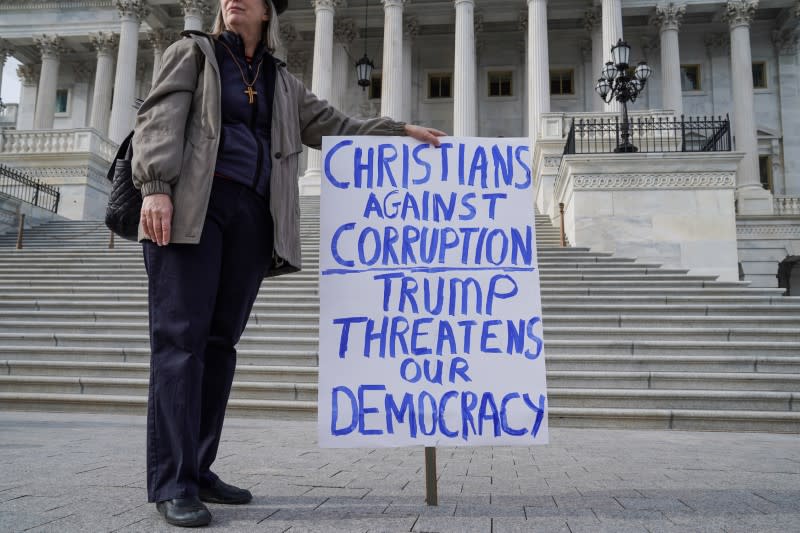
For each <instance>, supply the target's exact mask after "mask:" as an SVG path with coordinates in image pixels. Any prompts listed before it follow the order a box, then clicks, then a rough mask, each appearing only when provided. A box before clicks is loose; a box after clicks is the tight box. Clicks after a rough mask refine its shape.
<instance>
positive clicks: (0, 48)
mask: <svg viewBox="0 0 800 533" xmlns="http://www.w3.org/2000/svg"><path fill="white" fill-rule="evenodd" d="M12 53H14V48H13V47H12V46H11V45H10V44H8V43H6V42H5V41H3V40H2V39H0V94H2V92H3V69H4V68H5V66H6V59H8V57H9V56H10V55H11V54H12ZM0 101H2V100H1V99H0Z"/></svg>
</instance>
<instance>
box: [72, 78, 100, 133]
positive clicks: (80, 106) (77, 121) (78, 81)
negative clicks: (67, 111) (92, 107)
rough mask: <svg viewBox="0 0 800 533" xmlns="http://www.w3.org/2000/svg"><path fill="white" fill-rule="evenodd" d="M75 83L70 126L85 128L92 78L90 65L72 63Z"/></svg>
mask: <svg viewBox="0 0 800 533" xmlns="http://www.w3.org/2000/svg"><path fill="white" fill-rule="evenodd" d="M72 72H73V75H74V79H75V84H74V85H73V86H72V117H71V118H72V127H73V128H85V127H86V126H87V120H88V119H89V117H88V116H87V115H88V114H89V113H88V110H89V82H91V81H92V80H93V79H94V71H93V69H92V66H91V65H88V64H86V63H77V64H73V65H72Z"/></svg>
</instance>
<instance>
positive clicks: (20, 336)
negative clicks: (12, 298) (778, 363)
mask: <svg viewBox="0 0 800 533" xmlns="http://www.w3.org/2000/svg"><path fill="white" fill-rule="evenodd" d="M355 341H356V339H355V338H354V339H353V341H352V342H353V343H355ZM0 344H2V345H8V346H20V345H26V344H30V345H37V346H58V347H74V348H80V347H83V348H86V347H96V348H113V347H119V348H121V349H125V350H127V349H131V348H139V349H146V348H147V347H148V346H149V337H148V335H147V332H146V330H144V329H143V330H142V333H139V334H136V333H129V334H127V333H58V332H56V333H54V332H48V333H28V332H7V331H2V332H0ZM318 346H319V339H318V337H317V336H315V335H300V334H294V335H277V334H276V335H256V334H254V335H250V334H248V335H245V336H243V337H242V339H241V340H240V341H239V344H238V347H239V348H241V349H243V350H245V349H249V350H256V351H258V350H263V351H265V352H291V351H293V350H300V351H305V352H311V353H317V350H318ZM353 346H355V344H353ZM494 346H495V347H497V348H499V349H501V350H502V349H504V348H505V345H504V344H503V343H502V342H500V341H497V343H496V344H494ZM353 349H355V348H353ZM375 349H377V344H376V345H375ZM398 349H399V348H398ZM474 349H475V350H477V349H478V348H477V347H475V348H474ZM387 350H388V348H387ZM545 350H546V353H547V354H564V353H567V354H569V353H593V354H606V355H610V354H630V355H634V356H639V355H659V354H663V355H681V354H682V355H727V354H730V355H753V354H758V355H764V356H796V355H797V354H799V353H800V341H794V342H791V341H783V342H780V341H738V340H731V341H709V340H703V339H700V340H693V339H686V338H681V339H680V340H633V341H631V340H629V339H626V338H621V339H610V340H597V339H586V340H584V339H579V340H576V339H574V338H572V337H569V338H566V339H558V338H556V339H553V338H546V339H545ZM498 357H508V356H506V355H504V354H502V355H500V354H498Z"/></svg>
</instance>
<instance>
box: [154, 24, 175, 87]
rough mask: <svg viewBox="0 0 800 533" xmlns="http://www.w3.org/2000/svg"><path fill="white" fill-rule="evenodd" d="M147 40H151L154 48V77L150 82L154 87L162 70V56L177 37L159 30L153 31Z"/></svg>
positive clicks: (165, 30)
mask: <svg viewBox="0 0 800 533" xmlns="http://www.w3.org/2000/svg"><path fill="white" fill-rule="evenodd" d="M147 38H148V39H149V40H150V45H151V46H152V47H153V77H152V79H151V81H150V85H151V86H152V84H153V83H155V81H156V76H158V71H159V69H160V68H161V56H163V55H164V50H166V49H167V47H168V46H169V45H170V44H172V42H173V41H174V40H175V35H174V34H173V32H171V31H169V30H167V29H164V28H158V29H155V30H153V31H151V32H150V33H149V34H148V35H147Z"/></svg>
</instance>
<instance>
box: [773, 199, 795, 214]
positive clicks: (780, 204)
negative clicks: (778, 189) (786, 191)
mask: <svg viewBox="0 0 800 533" xmlns="http://www.w3.org/2000/svg"><path fill="white" fill-rule="evenodd" d="M775 214H776V215H800V197H797V196H776V197H775Z"/></svg>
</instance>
